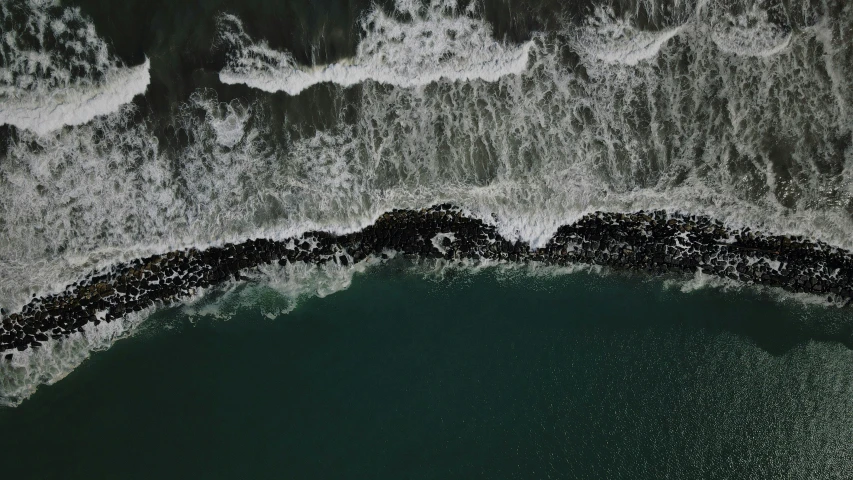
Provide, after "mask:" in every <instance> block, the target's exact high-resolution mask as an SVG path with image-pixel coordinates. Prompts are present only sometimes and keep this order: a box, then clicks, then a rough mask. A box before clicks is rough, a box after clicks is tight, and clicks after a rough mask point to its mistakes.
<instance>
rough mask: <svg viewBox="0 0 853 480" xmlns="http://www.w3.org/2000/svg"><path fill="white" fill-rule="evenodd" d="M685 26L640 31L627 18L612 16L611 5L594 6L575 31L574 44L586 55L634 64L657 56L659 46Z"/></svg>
mask: <svg viewBox="0 0 853 480" xmlns="http://www.w3.org/2000/svg"><path fill="white" fill-rule="evenodd" d="M685 28H686V26H685V25H679V26H676V27H671V28H665V29H663V30H658V31H643V30H640V29H638V28H637V27H636V26H634V24H633V22H632V21H631V20H630V19H624V18H616V16H615V14H614V12H613V9H612V8H611V7H603V6H599V7H596V9H595V11H594V13H593V14H592V15H590V16H589V17H588V18H587V21H586V23H585V25H584V26H583V27H582V28H581V29H580V31H579V32H578V33H579V35H578V37H577V41H576V42H575V48H576V49H577V50H578V51H579V52H580V53H581V54H584V55H586V56H588V57H591V58H594V59H597V60H602V61H604V62H608V63H622V64H625V65H636V64H637V63H639V62H641V61H643V60H649V59H652V58H655V56H657V54H658V52H659V51H660V49H661V48H662V47H663V46H664V45H665V44H666V43H667V42H668V41H670V40H671V39H672V38H674V37H676V36H677V35H678V34H680V33H681V32H682V31H684V29H685Z"/></svg>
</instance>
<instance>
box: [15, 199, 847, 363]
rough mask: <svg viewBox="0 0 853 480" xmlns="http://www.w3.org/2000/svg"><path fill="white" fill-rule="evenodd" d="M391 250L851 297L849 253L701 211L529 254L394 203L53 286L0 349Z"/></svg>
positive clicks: (594, 232)
mask: <svg viewBox="0 0 853 480" xmlns="http://www.w3.org/2000/svg"><path fill="white" fill-rule="evenodd" d="M392 251H395V252H399V253H402V254H405V255H409V256H416V257H420V258H444V259H447V260H461V259H472V260H486V259H488V260H502V261H507V262H537V263H542V264H552V265H569V264H595V265H605V266H608V267H611V268H614V269H623V270H633V271H643V272H648V273H651V274H672V273H683V274H691V275H692V274H693V273H694V272H696V271H697V270H701V271H702V272H703V273H706V274H712V275H716V276H719V277H727V278H731V279H735V280H738V281H742V282H746V283H754V284H761V285H767V286H772V287H779V288H782V289H784V290H787V291H790V292H806V293H810V294H815V295H820V296H825V297H826V298H827V300H828V301H830V302H832V303H836V304H837V305H839V306H841V305H846V304H847V303H848V302H849V301H850V298H851V297H853V255H851V252H848V251H846V250H842V249H838V248H835V247H831V246H829V245H827V244H824V243H821V242H812V241H809V240H806V239H804V238H802V237H792V236H769V235H763V234H761V233H759V232H752V231H750V230H749V229H744V230H732V229H729V228H726V227H725V226H724V225H723V224H722V223H720V222H719V221H715V220H713V219H710V218H707V217H702V216H694V215H672V214H668V213H666V212H663V211H653V212H643V211H640V212H637V213H629V214H625V213H604V212H596V213H593V214H589V215H586V216H585V217H583V218H581V219H580V220H579V221H577V222H575V223H573V224H571V225H566V226H563V227H560V228H559V229H558V230H557V232H556V233H555V234H554V236H553V237H552V238H551V240H550V241H549V242H548V244H547V245H545V246H544V247H543V248H540V249H536V250H532V249H531V248H530V246H529V245H528V244H527V243H524V242H511V241H508V240H507V239H505V238H502V237H501V236H500V235H499V234H498V233H497V231H496V229H495V227H494V226H492V225H489V224H486V223H484V222H483V221H481V220H479V219H477V218H472V217H469V216H465V215H464V214H462V213H461V212H460V211H459V210H458V209H457V208H454V207H453V206H451V205H446V204H445V205H438V206H434V207H431V208H428V209H423V210H417V211H415V210H394V211H392V212H388V213H386V214H384V215H382V216H381V217H380V218H379V219H378V220H377V221H376V223H374V224H373V225H371V226H369V227H366V228H364V229H363V230H361V231H359V232H355V233H350V234H347V235H334V234H330V233H326V232H307V233H305V234H304V235H302V236H301V237H299V238H291V239H287V240H283V241H271V240H266V239H256V240H247V241H245V242H243V243H240V244H226V245H224V246H222V247H211V248H207V249H205V250H199V249H194V248H193V249H188V250H182V251H174V252H169V253H167V254H164V255H155V256H151V257H147V258H143V259H138V260H134V261H132V262H128V263H125V264H121V265H117V266H115V267H113V268H112V269H110V270H109V271H107V272H99V273H97V274H93V275H92V276H90V277H89V278H88V279H86V280H84V281H80V282H77V283H75V284H73V285H70V286H69V287H68V288H66V289H65V291H63V292H61V293H58V294H54V295H50V296H46V297H42V298H34V299H33V300H32V301H31V302H30V303H29V304H27V305H25V306H24V307H23V308H22V309H21V310H20V311H19V312H15V313H11V314H9V313H7V312H5V311H4V312H3V313H0V320H2V321H1V322H0V352H2V356H3V358H4V359H5V360H10V359H11V358H12V355H13V354H14V352H15V351H24V350H26V349H28V348H36V347H39V346H41V345H42V344H43V343H44V342H47V341H48V340H49V339H61V338H63V337H65V336H68V335H70V334H72V333H74V332H82V331H83V327H84V326H85V325H86V324H88V323H90V322H91V323H94V324H96V325H97V324H99V323H100V322H111V321H114V320H116V319H118V318H121V317H122V316H124V315H126V314H128V313H130V312H136V311H140V310H142V309H145V308H148V307H151V306H153V305H155V304H160V305H168V304H172V303H175V302H178V301H180V300H181V299H182V298H186V297H188V296H190V295H193V294H194V293H196V291H197V290H198V289H200V288H206V287H210V286H213V285H216V284H219V283H222V282H224V281H226V280H228V279H232V278H233V279H234V280H241V279H243V276H242V275H241V272H243V273H245V272H246V270H247V269H250V268H253V267H257V266H259V265H261V264H269V263H272V262H277V263H279V264H281V265H286V264H288V263H295V262H305V263H314V264H325V263H328V262H333V263H336V264H338V265H342V266H344V267H347V266H350V265H352V264H355V263H358V262H360V261H363V260H365V259H366V258H368V257H370V256H383V255H387V254H388V253H389V252H392Z"/></svg>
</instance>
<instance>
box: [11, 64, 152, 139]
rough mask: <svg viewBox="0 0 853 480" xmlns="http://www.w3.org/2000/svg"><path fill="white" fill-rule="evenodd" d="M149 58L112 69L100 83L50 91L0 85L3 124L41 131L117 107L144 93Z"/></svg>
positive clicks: (41, 133)
mask: <svg viewBox="0 0 853 480" xmlns="http://www.w3.org/2000/svg"><path fill="white" fill-rule="evenodd" d="M149 67H150V62H149V61H148V60H145V63H143V64H142V65H138V66H135V67H129V68H120V69H116V70H113V71H110V72H109V73H108V74H107V75H106V79H105V80H104V81H103V83H101V84H98V85H85V86H80V85H73V86H69V87H67V88H63V89H56V90H50V91H47V92H45V91H39V90H36V91H30V90H24V91H13V90H11V89H9V90H6V91H3V89H0V98H2V100H3V101H2V103H0V124H4V123H5V124H9V125H14V126H15V127H18V128H25V129H27V130H31V131H33V132H35V133H37V134H39V135H45V134H47V133H49V132H52V131H54V130H57V129H59V128H62V127H64V126H66V125H80V124H83V123H86V122H89V121H91V120H92V119H93V118H95V117H97V116H99V115H106V114H108V113H112V112H114V111H116V110H117V109H118V108H119V107H120V106H121V105H123V104H125V103H128V102H130V101H131V100H132V99H133V97H135V96H136V95H140V94H142V93H145V90H146V89H147V88H148V83H149V81H150V78H151V77H150V74H149V72H148V70H149Z"/></svg>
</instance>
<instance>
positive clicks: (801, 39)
mask: <svg viewBox="0 0 853 480" xmlns="http://www.w3.org/2000/svg"><path fill="white" fill-rule="evenodd" d="M38 3H39V2H34V3H33V4H34V5H36V4H38ZM599 3H600V4H598V5H597V6H596V7H594V8H592V9H591V10H590V11H588V12H584V14H583V15H581V16H578V17H577V18H574V17H572V19H567V20H565V21H564V22H562V24H561V25H562V26H561V28H560V29H559V30H557V31H543V32H538V33H535V34H533V35H532V36H531V37H530V38H529V39H527V40H525V41H523V42H517V43H512V42H509V41H504V40H501V39H497V38H495V37H494V34H493V33H492V29H491V27H490V26H489V24H488V23H487V22H486V21H485V20H484V19H483V18H482V16H481V15H480V13H479V12H478V10H477V9H476V8H470V9H460V8H457V6H456V4H455V2H453V1H449V0H443V1H438V0H433V1H432V2H429V3H428V4H424V5H421V4H418V3H415V2H413V1H406V2H403V1H400V2H398V4H397V11H395V12H386V11H382V10H381V9H379V8H378V7H377V8H374V9H373V10H371V11H369V12H367V13H366V14H365V16H364V17H363V20H362V24H361V31H362V37H361V42H360V43H359V45H358V47H357V53H356V55H355V56H354V57H352V58H348V59H340V60H337V61H335V62H332V63H329V64H325V65H299V64H297V63H296V62H295V61H294V60H293V56H292V55H291V54H290V53H288V52H286V51H280V50H275V49H273V48H272V47H270V46H269V45H268V44H267V43H265V42H264V41H263V39H253V38H251V37H250V36H249V35H248V34H247V33H246V32H245V31H244V29H243V26H242V25H241V22H240V19H239V18H237V17H235V16H233V15H227V14H224V15H223V16H221V17H220V25H221V38H220V40H221V41H220V42H219V43H220V45H226V46H227V48H229V49H230V50H229V52H230V53H229V57H228V61H227V64H226V65H224V67H223V69H222V70H221V71H220V79H221V80H222V81H223V82H226V83H241V84H245V85H248V86H249V87H252V89H254V90H253V91H252V90H249V91H250V93H252V94H253V95H254V96H251V95H249V96H247V98H246V99H243V100H238V101H232V102H230V103H221V102H220V101H219V99H218V96H217V94H216V92H214V91H212V90H198V91H196V92H195V93H194V94H193V95H192V96H191V97H190V98H188V99H186V101H185V102H184V104H183V105H182V107H181V109H180V112H179V114H178V115H177V116H176V117H175V118H173V119H172V124H173V125H174V126H176V129H177V132H178V133H177V134H176V135H178V136H179V137H180V138H181V142H180V143H179V145H180V147H178V148H166V147H165V146H163V145H161V143H162V142H161V141H160V140H159V139H158V135H157V126H156V125H155V123H154V122H153V121H152V122H146V121H142V122H140V121H136V120H135V118H136V117H138V116H139V115H136V117H134V115H135V114H138V113H139V112H138V111H137V110H136V109H137V108H138V107H135V106H133V105H124V106H121V107H119V105H120V104H122V103H125V102H127V101H128V100H129V99H130V98H132V97H133V95H136V94H137V93H139V92H140V91H144V90H145V86H146V85H147V78H148V77H147V75H148V64H147V62H146V64H144V65H143V66H139V67H130V68H127V67H123V66H121V65H120V63H119V62H118V61H117V60H116V59H115V58H113V57H112V56H110V55H109V53H108V51H107V50H106V47H105V46H104V42H103V40H100V39H99V38H98V37H97V35H96V34H95V32H94V27H93V26H92V24H91V23H88V22H87V21H86V20H85V18H83V17H82V16H81V15H80V13H79V12H78V11H76V10H73V9H72V10H68V9H66V10H61V9H43V10H39V11H43V12H45V13H44V15H46V16H45V17H44V18H43V19H42V20H38V21H36V20H33V22H35V23H32V25H35V27H31V26H28V25H30V23H26V22H25V23H21V24H19V25H16V26H15V28H14V29H13V30H11V31H10V32H9V33H5V34H4V35H5V36H4V39H3V41H4V42H6V43H4V44H3V45H4V47H3V49H2V55H3V57H2V63H0V88H2V89H4V90H2V91H0V95H2V96H0V99H2V100H3V101H2V102H0V122H5V123H9V124H12V125H14V126H15V127H16V128H15V129H14V130H13V132H12V134H11V136H10V139H9V142H8V144H7V145H4V147H3V148H4V149H5V151H4V153H3V157H2V159H0V225H2V228H0V305H2V306H4V307H5V308H7V309H9V310H12V311H14V310H16V309H19V308H20V307H21V306H22V305H23V304H24V303H25V302H26V301H27V299H28V298H30V297H31V296H32V295H33V294H37V295H41V294H46V293H50V292H55V291H58V290H61V289H63V288H64V287H65V286H66V285H68V284H70V283H73V282H74V281H76V280H78V279H80V278H81V277H82V276H85V275H86V274H87V273H88V272H90V271H92V270H95V269H100V268H107V267H108V266H109V265H111V264H114V263H115V262H118V261H123V260H128V259H131V258H136V257H138V256H141V255H147V254H152V253H158V252H163V251H166V250H169V249H173V248H179V247H187V246H206V245H212V244H221V243H225V242H228V241H239V240H243V239H246V238H252V237H270V238H285V237H288V236H291V235H297V234H299V233H301V232H304V231H306V230H309V229H323V230H330V231H335V232H344V231H351V230H354V229H357V228H360V227H362V226H364V225H366V224H369V223H370V222H372V221H373V219H375V218H376V217H377V216H378V215H379V214H381V213H382V212H383V211H386V210H389V209H392V208H421V207H424V206H427V205H430V204H433V203H440V202H445V201H449V202H452V203H455V204H457V205H460V206H462V207H463V208H465V209H466V211H468V212H470V213H472V214H473V215H476V216H478V217H480V218H484V219H487V220H489V221H493V222H495V223H496V225H497V226H498V229H499V231H500V233H501V234H502V235H505V236H507V237H510V238H521V239H524V240H529V241H531V242H533V243H534V244H541V243H543V242H544V241H546V240H547V239H548V238H549V237H550V235H551V234H552V233H553V232H554V230H555V229H556V228H557V227H558V226H559V225H561V224H565V223H568V222H571V221H573V220H574V219H576V218H578V217H580V216H581V215H583V214H584V213H586V212H589V211H594V210H611V211H627V210H639V209H651V208H662V209H667V210H681V211H688V212H691V213H697V214H707V215H711V216H713V217H716V218H718V219H721V220H723V221H725V222H727V223H729V224H730V225H733V226H744V225H749V226H751V227H753V228H758V229H762V230H765V231H770V232H774V233H788V234H805V235H808V236H810V237H813V238H816V239H820V240H824V241H827V242H829V243H832V244H835V245H838V246H842V247H847V248H851V247H853V240H851V238H853V235H851V233H853V217H851V214H850V212H851V207H853V205H851V193H853V191H851V174H853V170H851V169H853V147H851V144H853V118H851V116H850V112H851V107H853V105H851V103H853V91H851V87H853V84H851V82H850V81H849V79H850V78H853V72H851V67H853V39H851V38H850V35H851V32H853V28H851V26H853V9H851V8H850V7H849V6H846V5H845V2H843V1H842V0H836V1H830V0H827V1H813V2H811V1H793V2H781V1H777V2H774V1H764V2H755V1H751V0H708V1H701V2H691V1H657V0H638V1H636V2H628V1H626V2H621V3H616V4H611V3H609V2H599ZM0 5H3V3H2V2H0ZM34 8H35V7H34ZM69 12H70V13H69ZM51 15H52V16H51ZM67 15H70V17H69V18H71V20H66V19H65V16H67ZM72 20H73V21H72ZM63 22H64V23H63ZM71 24H73V25H75V27H74V30H73V31H74V32H75V33H73V35H74V36H73V39H77V40H74V41H75V42H77V43H74V44H73V45H74V48H71V47H69V48H68V49H66V50H63V53H61V55H60V53H56V54H53V53H49V52H48V53H44V55H42V57H43V58H42V57H38V55H36V54H35V53H31V52H35V50H32V49H30V50H25V49H22V48H18V47H14V46H11V47H10V46H9V45H12V44H11V43H9V40H8V38H17V36H21V35H24V34H25V33H26V32H30V31H35V32H42V34H43V35H65V34H66V33H64V32H66V30H63V27H62V25H71ZM54 25H56V26H55V27H54ZM36 27H37V28H36ZM34 28H35V30H33V29H34ZM66 28H67V29H70V27H66ZM68 31H70V30H68ZM57 32H59V33H57ZM80 32H83V33H85V35H84V36H82V37H81V35H83V33H80ZM69 42H71V40H69ZM35 44H37V42H36V43H35ZM35 44H34V45H35ZM69 45H71V43H69ZM78 47H79V48H78ZM62 55H64V56H62ZM57 58H61V59H64V60H62V61H60V60H57ZM39 62H41V63H39ZM63 62H64V63H63ZM32 65H45V66H46V67H44V68H42V67H39V68H35V67H32ZM69 65H71V66H69ZM74 65H83V67H80V68H82V70H80V72H83V73H80V72H78V70H79V69H75V68H72V67H73V66H74ZM86 65H88V67H86ZM10 72H11V73H10ZM21 72H25V73H21ZM143 77H144V82H143V81H142V80H143ZM122 82H124V83H122ZM318 83H327V84H331V85H333V86H334V89H333V91H335V92H338V94H341V93H343V92H345V91H346V92H349V93H353V92H352V91H351V90H347V89H356V90H355V97H356V98H357V101H356V102H355V104H352V103H350V102H349V101H345V100H343V98H344V96H343V95H340V98H339V99H338V103H339V104H340V110H341V113H340V116H339V118H338V119H337V120H336V121H334V122H332V125H331V126H328V127H324V128H322V129H319V130H316V129H312V128H308V127H306V126H304V125H299V124H295V123H294V124H287V125H284V126H282V125H281V124H279V122H278V121H277V120H273V115H272V113H273V112H271V111H270V108H271V107H270V106H269V104H268V102H265V100H264V99H265V98H266V97H265V96H266V95H268V94H267V93H265V92H267V91H283V92H285V93H287V94H289V95H300V94H302V95H304V94H305V92H306V91H310V89H312V88H317V87H316V86H315V87H312V86H314V85H316V84H318ZM306 89H307V90H306ZM10 92H11V93H10ZM16 92H17V93H16ZM46 92H60V93H56V94H55V95H54V94H52V93H51V94H48V93H46ZM75 92H77V93H75ZM80 92H84V93H85V94H84V93H80ZM98 92H101V93H98ZM86 95H89V97H87V96H86ZM93 95H94V96H96V97H97V95H101V96H100V97H97V98H100V99H101V100H96V101H94V102H95V103H98V102H100V101H103V102H105V103H103V105H107V104H109V105H110V107H109V108H106V107H104V108H100V107H99V108H94V107H93V108H91V109H90V110H86V111H81V110H80V109H69V110H68V111H72V110H73V115H77V114H80V116H77V117H74V116H73V115H72V116H71V117H69V116H65V117H63V116H62V115H58V116H56V117H53V116H51V117H50V118H51V121H54V122H55V123H54V124H51V123H50V122H44V121H43V120H44V118H43V117H44V113H43V112H46V111H53V110H51V109H58V110H56V111H65V110H63V108H64V107H58V106H57V105H65V104H71V105H73V104H74V102H78V103H79V102H82V103H84V104H87V105H88V104H90V103H91V102H90V101H89V100H86V99H87V98H94V97H92V96H93ZM347 98H352V97H347ZM28 102H29V103H28ZM50 102H54V103H50ZM27 105H30V106H31V107H32V108H30V110H28V112H29V113H26V114H20V113H16V114H15V115H13V116H14V118H15V121H12V120H10V118H12V117H10V115H11V114H10V113H8V112H13V111H18V110H14V109H19V110H20V109H21V108H24V109H26V108H29V107H27ZM10 106H11V107H10ZM10 108H11V109H10ZM40 108H43V109H45V110H43V111H42V110H39V109H40ZM347 109H348V110H347ZM345 110H347V111H348V112H351V113H352V112H354V114H349V115H345V113H344V111H345ZM108 111H111V113H107V112H108ZM4 112H5V113H4ZM81 112H82V113H85V115H82V114H81ZM143 113H144V112H143ZM3 115H6V116H3ZM69 115H71V114H69ZM16 122H17V123H16ZM27 122H29V123H27ZM62 125H65V128H63V129H61V130H55V129H56V128H59V127H60V126H62ZM39 126H43V128H40V127H39ZM309 127H310V126H309ZM271 278H272V277H271ZM271 284H275V282H272V283H271ZM88 334H89V333H88V332H87V335H88ZM94 334H95V333H92V335H94ZM110 335H113V336H114V335H115V334H114V333H110ZM110 338H112V337H110ZM75 358H76V357H75ZM4 368H5V367H4ZM36 377H38V376H36ZM36 377H32V378H36ZM27 378H30V377H27ZM38 378H41V377H38ZM39 381H44V379H41V380H39ZM16 388H23V387H16Z"/></svg>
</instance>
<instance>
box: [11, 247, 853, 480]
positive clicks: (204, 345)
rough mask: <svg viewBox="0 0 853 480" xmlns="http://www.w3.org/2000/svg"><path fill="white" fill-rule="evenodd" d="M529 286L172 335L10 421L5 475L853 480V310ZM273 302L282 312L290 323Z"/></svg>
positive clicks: (615, 284)
mask: <svg viewBox="0 0 853 480" xmlns="http://www.w3.org/2000/svg"><path fill="white" fill-rule="evenodd" d="M528 273H529V272H516V273H509V274H508V273H506V272H501V271H500V270H496V269H486V270H484V271H480V272H478V273H471V272H465V271H461V272H457V273H455V274H454V273H453V272H449V273H447V274H445V276H444V277H443V278H442V279H441V280H438V279H436V278H433V277H431V276H428V275H427V276H424V274H423V273H422V272H418V271H416V270H412V269H411V268H408V267H400V266H399V265H396V264H392V265H385V266H381V267H375V268H372V269H369V270H368V271H367V272H366V273H362V274H357V275H356V276H355V277H354V279H353V283H352V285H351V286H350V288H348V289H346V290H342V291H339V292H337V293H334V294H332V295H329V296H327V297H325V298H315V297H311V298H305V299H303V300H302V301H300V302H299V303H298V305H296V306H295V307H293V309H292V311H291V312H290V313H288V314H287V315H282V316H279V317H278V318H276V319H274V320H273V319H269V318H267V317H266V316H264V313H263V312H262V311H261V310H260V308H259V307H251V308H244V309H241V310H239V311H238V312H237V313H236V314H235V315H233V316H231V317H228V320H225V321H224V320H221V319H220V320H211V319H204V318H201V319H196V320H194V321H192V322H191V321H189V319H188V318H187V317H186V315H185V314H184V313H183V311H182V310H169V311H162V312H159V313H156V314H155V315H154V316H153V317H152V318H150V319H149V320H147V321H146V322H145V324H144V325H145V326H144V327H143V330H142V331H140V332H139V333H138V334H137V335H135V336H134V337H132V338H129V339H126V340H123V341H119V342H117V343H116V344H115V345H114V346H113V347H112V348H110V349H109V350H108V351H105V352H98V353H95V354H93V356H92V357H91V358H90V359H89V360H87V361H86V362H85V363H84V364H83V365H81V367H80V368H77V369H76V370H74V371H73V372H72V373H70V374H69V375H68V376H67V377H66V378H65V379H63V380H62V381H60V382H58V383H56V384H54V385H51V386H43V387H41V388H40V389H39V391H38V393H37V394H36V395H33V396H32V397H31V398H30V399H29V400H27V401H26V402H24V403H22V404H21V405H20V406H19V407H17V408H14V409H2V410H0V431H2V432H4V434H3V435H2V436H0V452H2V455H0V456H2V458H3V459H5V460H4V462H3V463H4V467H3V468H4V471H5V472H8V474H9V476H10V478H11V477H15V478H21V477H26V478H100V477H110V478H188V477H189V478H282V477H286V478H637V479H640V478H849V476H850V475H851V465H853V463H851V460H853V458H851V451H850V449H849V445H850V439H851V435H853V417H851V416H850V415H849V412H850V411H853V369H851V368H850V367H851V365H853V351H851V349H850V348H849V347H848V346H846V344H849V334H845V333H844V331H843V330H844V329H843V328H842V327H843V325H844V323H845V322H844V321H843V319H844V318H845V315H846V313H845V312H844V311H842V310H837V309H827V308H824V307H817V306H805V305H801V304H799V303H794V304H792V303H791V302H785V301H780V300H778V299H774V298H772V295H768V294H761V293H756V292H755V291H753V290H737V291H722V290H718V289H713V288H707V289H699V290H695V291H692V292H688V293H683V292H681V291H680V290H679V289H678V288H665V287H664V284H663V283H662V282H661V281H658V280H654V281H641V280H638V279H634V278H630V277H627V276H623V275H608V276H602V275H598V274H590V273H585V272H579V273H573V274H565V275H531V274H528ZM245 288H258V289H261V288H263V287H253V286H248V287H245ZM264 295H266V296H265V298H264V302H263V303H265V304H266V307H265V308H267V309H269V308H270V306H271V304H275V303H276V302H279V303H280V306H281V308H282V309H284V310H286V309H288V308H291V307H292V305H289V304H288V301H287V300H285V299H284V298H277V297H276V295H275V294H273V293H271V292H268V293H266V294H264ZM259 303H260V302H259ZM833 325H837V326H838V327H837V328H836V327H834V326H833Z"/></svg>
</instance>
